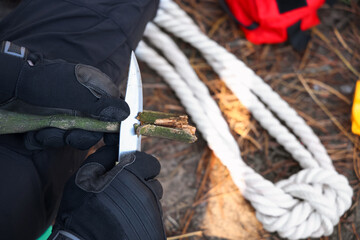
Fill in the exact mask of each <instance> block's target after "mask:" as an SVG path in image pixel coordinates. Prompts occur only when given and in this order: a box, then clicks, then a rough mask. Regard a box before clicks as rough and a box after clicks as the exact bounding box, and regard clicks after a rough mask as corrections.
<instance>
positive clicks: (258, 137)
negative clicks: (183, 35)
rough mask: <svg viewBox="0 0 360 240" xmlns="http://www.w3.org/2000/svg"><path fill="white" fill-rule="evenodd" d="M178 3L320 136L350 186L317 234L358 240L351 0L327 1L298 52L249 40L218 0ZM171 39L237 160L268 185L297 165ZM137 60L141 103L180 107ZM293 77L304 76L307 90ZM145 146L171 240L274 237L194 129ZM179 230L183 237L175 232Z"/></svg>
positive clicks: (358, 35)
mask: <svg viewBox="0 0 360 240" xmlns="http://www.w3.org/2000/svg"><path fill="white" fill-rule="evenodd" d="M176 2H177V3H178V4H179V5H180V6H181V7H182V8H183V9H184V10H185V11H186V12H187V13H188V14H190V16H191V17H192V18H193V19H194V20H195V22H196V23H197V24H198V25H199V26H200V28H201V29H202V30H203V31H204V32H205V33H206V34H207V35H208V36H210V37H211V38H212V39H214V40H216V41H217V42H219V43H220V44H221V45H222V46H224V47H225V48H227V49H228V50H229V51H231V52H232V53H234V54H235V55H236V56H237V57H238V58H239V59H241V60H242V61H244V62H245V63H246V64H247V65H248V66H249V67H251V68H252V69H253V70H254V71H255V72H256V73H257V74H258V75H260V76H261V77H262V78H263V79H264V80H265V81H266V82H267V83H268V84H269V85H270V86H271V87H272V88H273V89H274V90H275V91H276V92H278V93H279V94H280V95H281V96H282V98H283V99H285V100H286V101H287V102H288V103H289V104H290V105H291V106H292V107H293V108H294V109H295V110H296V111H297V112H298V114H299V115H300V116H302V117H303V118H304V119H305V120H306V122H307V124H309V125H310V126H311V127H312V129H313V130H314V131H315V133H316V134H317V135H318V136H319V137H320V139H321V141H322V143H323V144H324V146H325V147H326V149H327V151H328V153H329V155H330V157H331V159H332V160H333V163H334V166H335V168H336V170H337V171H338V172H339V173H341V174H343V175H345V176H346V177H347V178H348V179H349V181H350V184H351V186H352V188H353V190H354V197H353V205H352V207H351V208H350V210H349V211H347V212H346V213H345V215H344V216H343V217H342V218H341V220H340V224H339V225H338V226H337V227H335V229H334V233H333V234H332V235H331V236H329V237H323V238H322V239H349V240H351V239H359V235H358V233H360V207H359V206H358V204H357V203H358V198H359V177H360V175H359V169H360V168H359V167H360V165H359V152H358V150H359V140H358V136H356V135H354V134H352V133H351V120H350V119H351V106H352V98H353V93H354V90H355V83H356V81H357V80H358V79H359V77H360V75H358V74H356V72H357V71H359V69H360V68H359V67H360V55H359V54H360V48H359V43H360V25H359V22H360V10H359V9H360V8H359V6H358V4H357V3H356V2H355V1H352V2H350V3H345V2H339V3H337V4H335V5H334V6H333V7H332V8H330V7H329V6H324V7H323V8H321V9H320V10H319V16H320V18H321V21H322V23H321V24H320V25H319V26H317V28H316V30H317V31H316V30H314V31H313V32H312V39H311V41H310V43H309V45H308V47H307V49H306V51H304V52H297V51H295V50H294V49H293V48H292V47H291V46H290V45H289V44H287V43H284V44H279V45H262V46H259V45H254V44H251V43H250V42H248V41H247V40H246V39H245V37H244V35H243V34H242V32H241V31H240V30H239V28H238V27H237V26H236V24H235V23H234V22H233V21H232V20H231V18H229V17H228V16H227V14H226V13H225V12H224V11H223V10H222V9H221V7H220V5H219V3H218V1H217V0H207V1H196V0H182V1H180V0H178V1H176ZM177 43H178V44H179V45H180V46H181V48H182V49H184V52H185V53H186V55H187V56H188V57H189V59H190V62H191V64H192V66H193V67H194V69H195V70H196V72H197V73H198V74H199V76H200V78H201V79H202V80H203V81H204V82H205V83H206V84H207V86H208V87H209V89H210V90H211V93H212V96H213V98H214V99H215V100H216V101H217V102H218V104H219V106H220V107H221V109H222V112H223V115H224V116H225V117H226V119H227V121H228V123H229V125H230V127H231V129H232V132H233V135H234V137H235V138H236V139H237V140H238V143H239V147H240V149H241V151H242V157H243V159H244V160H245V162H246V163H247V164H248V165H250V166H251V167H252V168H254V169H255V170H256V171H257V172H258V173H260V174H261V175H262V176H264V177H265V178H266V179H269V180H271V181H273V182H276V181H279V180H280V179H284V178H287V177H289V176H291V175H292V174H293V173H296V172H297V171H299V170H300V167H299V165H298V164H297V162H295V161H294V160H293V159H292V158H291V156H290V154H289V153H288V152H286V150H285V149H284V148H282V147H281V146H280V145H279V144H278V143H277V142H276V141H275V140H274V139H273V138H272V137H270V136H269V135H268V133H267V132H266V131H265V130H264V129H263V128H262V127H261V126H260V125H259V124H258V123H257V122H256V120H254V119H253V118H252V117H251V115H250V114H249V112H248V111H247V110H246V109H245V108H244V107H243V106H242V105H241V103H239V102H238V101H237V100H236V98H235V97H234V96H233V95H232V93H231V91H230V90H228V89H226V88H225V86H224V84H223V83H222V81H221V79H220V78H219V77H218V76H216V75H215V74H214V73H213V71H212V70H211V67H209V66H208V65H207V64H206V62H205V61H204V60H203V59H202V58H201V57H200V55H199V53H198V52H197V51H196V50H194V49H193V48H192V47H190V46H189V45H187V44H185V43H183V42H181V41H180V40H177ZM340 55H341V56H340ZM342 56H343V57H344V58H345V59H346V60H347V62H346V61H344V60H342V59H341V57H342ZM140 67H141V69H142V74H143V81H144V88H145V92H144V96H145V108H147V109H154V110H160V111H165V112H182V113H185V110H184V108H183V107H182V106H181V104H180V102H179V101H178V100H177V98H176V97H175V94H174V93H173V92H172V90H171V88H170V87H169V86H167V85H166V84H165V82H164V81H163V80H162V79H161V78H160V77H158V76H157V75H156V74H155V73H154V72H152V71H151V70H150V69H149V68H148V67H147V66H146V65H145V64H141V65H140ZM352 67H353V68H354V69H355V71H353V70H351V68H352ZM354 72H355V73H354ZM297 74H300V75H301V76H302V77H303V78H304V79H305V84H306V85H309V88H308V89H306V88H305V87H304V83H303V82H302V81H300V80H299V79H298V77H297ZM312 96H313V97H312ZM239 113H240V114H239ZM143 149H144V150H145V151H147V152H149V153H152V154H154V155H156V156H157V157H158V158H159V159H160V161H161V164H162V171H161V174H160V181H161V183H162V184H163V186H164V198H163V199H162V205H163V207H164V222H165V226H166V231H167V235H168V236H169V237H171V239H192V240H195V239H238V240H242V239H281V238H280V237H279V236H278V235H277V234H276V233H267V232H266V231H265V230H264V229H263V228H262V226H261V224H260V223H259V222H258V221H257V219H256V217H255V212H254V209H253V208H252V207H251V205H250V204H249V202H248V201H246V200H245V199H244V198H243V197H242V196H241V193H240V192H239V191H238V190H237V188H236V186H235V184H234V183H233V181H232V180H231V177H230V176H229V173H228V171H227V169H226V168H225V167H224V166H223V165H222V164H221V163H220V162H219V160H218V159H217V158H216V157H215V156H214V155H213V154H212V152H211V150H209V148H208V147H207V145H206V143H205V142H204V140H203V139H202V138H201V135H199V141H198V142H197V143H194V144H182V143H175V142H171V141H167V140H158V139H150V138H148V139H145V140H144V145H143ZM185 233H190V235H191V237H181V236H185V235H182V234H185Z"/></svg>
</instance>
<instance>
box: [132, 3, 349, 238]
mask: <svg viewBox="0 0 360 240" xmlns="http://www.w3.org/2000/svg"><path fill="white" fill-rule="evenodd" d="M160 28H163V29H165V30H166V31H167V32H169V33H171V34H173V35H174V36H176V37H179V38H181V39H182V40H184V41H185V42H187V43H189V44H191V45H192V46H193V47H195V48H196V49H198V50H199V51H200V52H201V53H202V55H203V56H204V58H205V59H206V60H207V61H208V63H209V64H210V65H211V66H212V67H213V69H214V70H215V72H216V73H217V74H218V75H219V76H220V77H221V79H222V80H223V81H224V82H225V83H226V85H227V86H228V87H229V89H230V90H232V91H233V93H234V94H235V95H236V97H237V98H238V99H239V100H240V101H241V102H242V104H243V105H244V106H246V107H247V108H248V109H249V111H250V112H251V113H252V115H253V116H254V118H255V119H256V120H257V121H258V122H259V123H260V124H261V126H263V127H264V128H265V129H266V130H267V131H268V132H269V134H270V135H271V136H273V137H274V138H275V139H276V140H277V141H278V142H279V143H280V144H281V145H283V146H284V148H285V149H286V150H287V151H288V152H289V153H290V154H291V155H292V157H293V158H294V159H295V160H296V161H298V162H299V164H300V166H301V167H302V168H303V170H301V171H300V172H298V173H297V174H294V175H292V176H291V177H290V178H288V179H285V180H281V181H279V182H277V183H276V184H274V183H272V182H270V181H269V180H266V179H264V178H263V177H262V176H261V175H260V174H258V173H256V172H255V171H254V170H253V169H252V168H250V167H249V166H247V165H246V164H245V163H244V161H243V160H242V158H241V153H240V150H239V147H238V144H237V142H236V140H235V139H234V137H233V136H232V135H231V133H230V129H229V127H228V125H227V123H226V120H225V119H224V118H223V116H222V114H221V111H220V109H219V107H218V106H217V104H216V102H215V101H214V100H213V99H212V98H211V96H210V93H209V90H208V89H207V87H206V85H205V84H204V83H203V82H202V81H201V80H200V79H199V78H198V76H197V75H196V73H195V71H194V70H193V69H192V67H191V65H190V63H189V60H188V59H187V58H186V56H185V55H184V53H183V52H182V51H181V50H180V48H179V47H178V46H177V45H176V43H175V42H174V41H173V40H172V39H171V38H170V37H169V36H168V35H167V34H165V33H164V32H163V31H162V30H161V29H160ZM144 36H145V38H146V39H147V40H148V41H149V42H150V43H151V44H152V45H153V46H154V47H156V48H157V49H158V50H159V51H161V52H162V54H163V56H165V57H166V58H167V59H165V57H163V56H161V55H160V54H159V53H158V52H157V51H155V50H154V49H152V48H151V47H149V46H148V45H147V44H146V43H145V42H143V41H142V42H140V44H139V46H138V48H137V49H136V54H137V56H138V57H139V59H140V60H142V61H144V62H145V63H147V64H148V65H149V66H150V67H151V68H153V69H154V70H155V71H156V72H157V73H158V74H159V75H160V76H162V77H163V78H164V80H165V81H166V82H167V83H168V84H169V85H170V87H171V88H172V89H173V90H174V91H175V93H176V95H177V96H178V97H179V99H180V101H181V103H182V104H183V105H184V107H185V108H186V111H187V112H188V114H189V115H190V116H191V118H192V120H193V121H194V122H195V124H196V125H197V128H198V129H199V131H200V132H201V133H202V135H203V137H204V139H205V140H206V141H207V143H208V145H209V147H210V148H211V149H212V150H213V151H214V153H215V154H216V155H217V157H219V159H220V160H221V162H222V163H223V164H224V165H225V166H226V167H227V168H228V170H229V172H230V174H231V177H232V179H233V181H234V183H235V184H236V186H237V187H238V188H239V190H240V191H241V192H242V194H243V195H244V197H245V198H246V199H247V200H249V201H250V203H251V204H252V206H253V207H254V208H255V210H256V216H257V218H258V220H259V221H260V222H262V224H263V226H264V228H265V229H266V230H268V231H270V232H274V231H277V232H278V233H279V235H280V236H282V237H284V238H289V239H300V238H308V237H320V236H323V235H325V236H328V235H330V234H331V233H332V231H333V228H334V225H336V224H337V223H338V222H339V219H340V217H341V216H342V215H343V214H344V212H345V211H346V210H347V209H349V207H350V206H351V198H352V194H353V191H352V189H351V187H350V186H349V182H348V180H347V179H346V178H345V177H344V176H342V175H340V174H338V173H337V172H336V171H335V169H334V166H333V164H332V161H331V159H330V157H329V155H328V154H327V152H326V149H325V148H324V146H323V145H322V144H321V142H320V139H319V138H318V137H317V136H316V135H315V133H314V132H313V130H312V129H311V128H310V127H309V126H308V125H307V124H306V122H305V121H304V119H302V118H301V117H300V116H299V115H298V114H297V112H296V111H295V110H294V109H292V108H291V107H290V106H289V104H288V103H287V102H285V101H284V100H283V99H282V98H281V97H280V96H279V94H277V93H276V92H275V91H273V90H272V89H271V87H270V86H269V85H267V84H266V83H265V82H264V81H263V80H262V79H261V78H260V77H259V76H257V75H256V74H255V73H254V71H253V70H252V69H250V68H248V67H247V66H246V65H245V64H244V63H243V62H242V61H240V60H239V59H237V57H236V56H235V55H233V54H232V53H229V52H228V51H227V50H226V49H225V48H223V47H222V46H220V45H219V44H218V43H216V42H215V41H213V40H211V39H209V38H208V37H207V36H206V35H205V34H204V33H202V32H201V31H200V29H199V27H198V26H196V24H195V23H194V22H193V20H192V19H191V18H190V17H189V16H188V15H187V14H186V13H185V12H184V11H183V10H182V9H181V8H180V7H179V6H178V5H177V4H176V3H174V2H173V1H172V0H161V1H160V8H159V10H158V12H157V16H156V18H155V19H154V21H153V22H152V23H149V24H148V26H147V28H146V31H145V34H144ZM274 113H275V114H276V115H275V114H274ZM279 119H280V120H281V121H283V122H284V123H285V124H286V126H284V125H282V123H281V121H280V120H279ZM289 129H291V131H289ZM299 140H300V141H301V142H300V141H299Z"/></svg>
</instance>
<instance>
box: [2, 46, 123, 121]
mask: <svg viewBox="0 0 360 240" xmlns="http://www.w3.org/2000/svg"><path fill="white" fill-rule="evenodd" d="M54 47H56V46H54ZM0 66H1V69H2V70H1V71H0V79H1V81H0V89H1V90H0V93H1V94H0V108H2V109H7V110H11V111H16V112H23V113H31V114H38V115H53V114H60V113H62V114H69V115H76V116H87V117H92V118H96V119H100V120H105V121H118V122H120V121H122V120H124V119H125V118H126V117H127V116H128V115H129V112H130V110H129V107H128V105H127V104H126V102H125V101H124V100H123V99H121V98H119V97H120V94H119V90H118V88H117V87H116V86H115V84H114V83H113V82H112V80H111V79H110V78H109V77H108V76H107V75H106V74H104V73H103V72H101V71H100V70H99V69H97V68H94V67H91V66H88V65H82V64H72V63H68V62H65V61H63V60H47V59H43V58H42V56H41V55H40V54H35V53H29V52H28V50H27V49H25V48H24V47H19V46H16V45H15V44H12V43H10V42H8V41H6V42H3V43H2V48H1V50H0Z"/></svg>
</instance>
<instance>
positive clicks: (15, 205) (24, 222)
mask: <svg viewBox="0 0 360 240" xmlns="http://www.w3.org/2000/svg"><path fill="white" fill-rule="evenodd" d="M76 132H78V130H74V131H73V132H71V134H70V135H69V136H68V137H67V139H68V140H69V144H70V145H66V143H65V142H64V143H63V144H62V145H60V143H58V144H59V145H58V147H59V148H52V147H47V146H46V144H44V145H43V148H42V149H40V146H39V145H37V150H29V149H27V148H26V147H25V146H24V142H27V140H26V141H24V139H23V138H24V136H25V134H11V135H0V169H1V174H0V189H1V192H0V213H1V214H0V239H13V240H18V239H19V240H20V239H36V238H37V237H39V236H40V235H41V234H42V233H43V232H44V231H45V230H46V229H47V228H48V227H49V225H50V224H52V223H53V221H54V220H55V216H56V213H57V210H58V208H59V205H60V201H61V196H62V192H63V190H64V186H65V183H66V182H67V181H68V179H69V178H70V177H71V176H72V175H73V173H75V172H76V171H77V170H78V168H79V166H80V165H81V164H82V162H83V161H84V159H85V157H86V155H87V151H80V150H76V148H83V147H84V146H83V144H84V143H85V144H88V143H86V142H87V141H88V140H87V141H84V142H82V141H77V140H76V138H75V137H74V136H75V135H76ZM45 143H48V142H45Z"/></svg>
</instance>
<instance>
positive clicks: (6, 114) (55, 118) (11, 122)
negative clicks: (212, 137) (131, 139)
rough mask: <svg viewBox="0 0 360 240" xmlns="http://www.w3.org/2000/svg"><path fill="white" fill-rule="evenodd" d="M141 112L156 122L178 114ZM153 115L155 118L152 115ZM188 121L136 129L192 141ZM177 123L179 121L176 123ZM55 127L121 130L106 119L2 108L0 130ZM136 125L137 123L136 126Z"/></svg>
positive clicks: (193, 135) (0, 132)
mask: <svg viewBox="0 0 360 240" xmlns="http://www.w3.org/2000/svg"><path fill="white" fill-rule="evenodd" d="M139 116H148V118H146V119H148V120H144V119H143V118H141V117H140V119H142V120H140V121H141V122H149V121H150V120H149V119H152V120H151V121H152V122H154V123H155V121H156V120H157V119H159V118H160V119H164V117H165V118H169V117H174V118H176V117H177V116H178V115H176V114H170V113H161V112H154V111H144V112H142V113H140V114H139ZM149 116H151V118H150V117H149ZM186 119H187V116H186ZM183 123H184V125H182V124H180V125H181V126H182V128H181V127H179V128H172V127H164V126H158V125H156V124H145V125H141V126H136V133H137V134H141V135H144V136H150V137H162V138H167V139H172V140H177V141H181V142H187V143H192V142H195V141H196V139H197V138H196V136H195V128H194V127H193V126H190V125H187V120H186V122H183ZM175 125H176V124H175ZM47 127H55V128H60V129H64V130H69V129H75V128H80V129H84V130H88V131H95V132H108V133H113V132H119V123H118V122H103V121H99V120H96V119H92V118H83V117H75V116H69V115H52V116H39V115H30V114H22V113H15V112H10V111H5V110H1V109H0V134H13V133H23V132H29V131H35V130H39V129H42V128H47ZM134 127H135V126H134Z"/></svg>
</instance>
